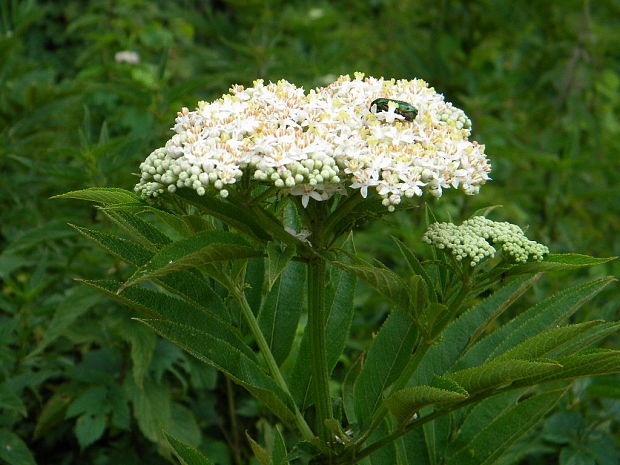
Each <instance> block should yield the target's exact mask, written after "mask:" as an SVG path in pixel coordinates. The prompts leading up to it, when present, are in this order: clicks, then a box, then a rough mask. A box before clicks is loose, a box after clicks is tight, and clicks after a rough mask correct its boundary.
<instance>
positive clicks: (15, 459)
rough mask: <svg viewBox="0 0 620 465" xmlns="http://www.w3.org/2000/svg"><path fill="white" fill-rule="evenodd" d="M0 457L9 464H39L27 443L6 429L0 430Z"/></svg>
mask: <svg viewBox="0 0 620 465" xmlns="http://www.w3.org/2000/svg"><path fill="white" fill-rule="evenodd" d="M0 459H1V460H4V461H5V462H7V463H8V464H9V465H37V462H35V460H34V457H33V455H32V453H31V452H30V449H28V446H27V445H26V443H25V442H24V441H22V440H21V438H20V437H19V436H17V435H16V434H14V433H11V432H10V431H7V430H5V429H2V430H0Z"/></svg>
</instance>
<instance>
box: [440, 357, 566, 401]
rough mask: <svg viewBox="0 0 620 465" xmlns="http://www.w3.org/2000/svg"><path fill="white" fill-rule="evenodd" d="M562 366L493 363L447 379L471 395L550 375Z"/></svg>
mask: <svg viewBox="0 0 620 465" xmlns="http://www.w3.org/2000/svg"><path fill="white" fill-rule="evenodd" d="M559 367H561V365H560V364H559V363H555V362H552V361H550V362H530V361H526V360H505V361H498V362H496V361H492V362H490V363H486V364H484V365H481V366H477V367H473V368H466V369H464V370H460V371H457V372H455V373H451V374H450V375H448V376H447V377H448V378H449V379H451V380H453V381H456V382H457V383H458V384H459V385H460V386H462V387H463V388H464V389H465V390H466V391H467V392H469V393H470V394H476V393H478V392H481V391H486V390H489V389H492V388H495V387H499V386H502V385H505V384H509V383H512V382H513V381H517V380H519V379H523V378H528V377H531V376H534V375H539V374H544V373H549V372H551V370H553V369H554V368H559Z"/></svg>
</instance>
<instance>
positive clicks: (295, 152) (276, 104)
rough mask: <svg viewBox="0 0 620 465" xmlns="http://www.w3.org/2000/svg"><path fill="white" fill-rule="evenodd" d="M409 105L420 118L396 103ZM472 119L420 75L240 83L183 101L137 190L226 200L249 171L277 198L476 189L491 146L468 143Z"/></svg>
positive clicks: (390, 196)
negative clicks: (301, 84) (315, 85)
mask: <svg viewBox="0 0 620 465" xmlns="http://www.w3.org/2000/svg"><path fill="white" fill-rule="evenodd" d="M378 98H385V99H390V100H399V101H402V102H406V103H408V104H410V105H412V106H413V107H415V109H416V110H417V113H416V116H415V119H413V121H409V120H407V119H406V118H405V117H404V116H403V115H401V114H400V113H399V111H398V105H397V104H396V103H395V102H390V103H389V106H388V110H387V111H377V108H376V105H374V106H373V109H374V110H375V112H371V111H370V110H369V107H370V104H371V102H373V101H374V100H375V99H378ZM470 128H471V122H470V121H469V119H468V118H467V117H466V116H465V114H464V113H463V111H462V110H459V109H458V108H455V107H453V106H452V104H451V103H447V102H445V101H444V99H443V96H442V95H441V94H438V93H437V92H435V90H434V89H433V88H432V87H429V86H428V84H427V83H426V82H424V81H422V80H419V79H414V80H412V81H407V80H399V81H396V80H394V79H392V80H384V79H383V78H381V79H375V78H372V77H368V78H364V75H363V74H362V73H356V74H355V77H354V78H353V79H351V78H350V77H349V76H341V77H340V78H338V80H336V81H335V82H334V83H332V84H330V85H329V86H327V87H323V88H319V89H315V90H311V91H310V92H309V93H308V94H305V93H304V90H303V89H301V88H297V87H295V86H294V85H293V84H290V83H288V82H286V81H279V82H278V83H275V84H274V83H269V84H267V85H265V84H264V83H263V81H262V80H257V81H255V82H254V85H253V87H250V88H247V89H246V88H244V87H243V86H238V85H237V86H234V87H232V88H231V89H230V94H226V95H224V96H223V97H222V98H220V99H218V100H216V101H214V102H213V103H206V102H199V103H198V107H197V109H196V110H195V111H189V110H188V109H187V108H183V109H182V111H180V112H179V113H178V117H177V118H176V124H175V126H174V128H172V129H173V130H174V132H175V134H174V135H173V136H172V138H171V139H170V140H168V142H167V143H166V145H165V147H163V148H160V149H157V150H155V151H154V152H153V153H152V154H151V155H149V156H148V157H147V159H146V160H145V161H144V162H143V163H142V164H141V165H140V170H141V172H142V177H141V180H140V182H139V183H138V184H137V185H136V188H135V190H136V191H137V192H138V193H140V194H141V195H142V196H143V197H153V196H157V195H159V194H161V193H163V192H164V191H165V190H166V189H167V190H168V191H170V192H174V191H175V190H176V189H177V188H181V187H189V188H192V189H194V190H195V191H196V192H197V193H198V194H199V195H204V194H205V192H206V191H207V190H208V189H215V190H216V191H219V195H220V196H221V197H227V196H228V194H229V189H230V188H232V187H233V186H234V185H235V184H236V183H237V181H239V179H241V177H243V176H250V177H251V178H252V179H253V180H254V181H255V182H259V183H262V184H264V185H267V186H275V187H276V188H277V189H278V192H279V193H280V195H296V196H302V203H303V205H304V206H306V205H307V204H308V201H309V199H310V198H313V199H315V200H317V201H321V200H326V199H328V198H330V197H331V196H332V195H333V194H334V193H336V192H341V193H346V190H347V188H352V189H359V190H360V194H361V195H362V196H363V197H366V196H367V195H368V189H369V188H373V189H375V190H376V192H377V193H378V194H379V195H380V196H381V197H383V204H384V205H385V206H386V207H387V208H388V209H389V210H390V211H393V210H394V206H395V205H398V204H399V203H400V202H401V199H402V198H403V197H413V196H414V195H418V196H419V195H422V193H423V192H424V191H426V192H428V193H430V194H432V195H434V196H437V197H439V196H441V194H442V190H443V189H446V188H450V187H451V188H460V189H462V190H463V191H464V192H465V193H467V194H475V193H477V192H478V190H479V187H480V185H481V184H483V183H484V182H486V180H487V179H489V176H488V173H489V171H490V169H491V168H490V165H489V163H488V161H487V159H486V157H485V154H484V146H483V145H479V144H477V143H476V142H475V141H469V140H468V137H469V135H470Z"/></svg>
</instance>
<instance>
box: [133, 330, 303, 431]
mask: <svg viewBox="0 0 620 465" xmlns="http://www.w3.org/2000/svg"><path fill="white" fill-rule="evenodd" d="M143 321H144V323H145V324H146V325H147V326H149V327H151V328H153V329H154V330H155V331H156V332H157V333H159V334H160V335H161V336H163V337H165V338H166V339H168V340H170V341H172V342H173V343H175V344H176V345H178V346H179V347H181V348H182V349H184V350H186V351H187V352H189V353H190V354H192V355H193V356H195V357H196V358H198V359H200V360H202V361H204V362H206V363H208V364H210V365H211V366H213V367H215V368H217V369H218V370H221V371H223V372H225V373H226V374H228V375H229V376H230V377H231V379H232V380H233V381H235V382H236V383H238V384H240V385H242V386H243V387H245V388H246V389H247V390H248V391H250V393H251V394H252V395H254V396H255V397H257V398H258V399H259V400H260V401H262V402H263V404H264V405H265V406H266V407H267V408H269V409H270V410H271V411H272V412H273V413H274V414H275V415H277V416H278V417H279V418H280V419H281V420H282V421H283V422H284V423H285V424H287V425H289V426H290V425H292V424H293V422H294V414H293V413H292V412H293V409H292V406H293V403H292V399H291V398H290V396H289V395H288V394H286V393H285V392H284V391H282V389H281V388H280V387H278V386H277V385H276V384H275V382H274V381H273V379H272V378H271V377H269V376H268V375H267V374H266V373H265V372H264V371H262V369H261V368H260V366H259V365H258V364H257V363H256V362H255V361H254V360H252V359H251V358H250V357H248V356H247V355H245V354H244V353H242V352H240V351H239V350H237V349H236V348H235V347H233V346H232V345H230V344H228V343H227V342H225V341H223V340H222V339H219V338H217V337H216V336H214V335H211V334H208V333H206V332H203V331H199V330H198V329H196V328H192V327H189V326H185V325H180V324H177V323H172V322H169V321H164V320H143Z"/></svg>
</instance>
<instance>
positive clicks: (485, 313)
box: [408, 278, 537, 386]
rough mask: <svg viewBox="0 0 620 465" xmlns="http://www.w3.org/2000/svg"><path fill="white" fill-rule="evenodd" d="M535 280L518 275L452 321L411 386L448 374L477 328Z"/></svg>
mask: <svg viewBox="0 0 620 465" xmlns="http://www.w3.org/2000/svg"><path fill="white" fill-rule="evenodd" d="M536 280H537V278H517V279H514V280H512V281H510V282H508V283H507V284H506V285H505V286H503V287H502V288H500V289H498V290H497V291H495V293H493V294H491V295H490V296H489V297H487V298H486V299H484V300H483V301H482V302H480V303H479V304H477V305H475V306H474V307H472V308H471V309H469V310H467V311H466V312H465V313H463V314H462V315H460V316H459V317H458V318H457V319H456V320H454V321H453V322H452V323H451V324H449V325H448V326H447V327H446V329H445V330H444V331H443V333H442V335H441V338H440V339H439V341H438V342H437V343H435V344H434V345H433V346H431V347H430V348H429V350H428V352H427V353H426V355H425V357H424V358H423V359H422V361H421V362H420V365H418V368H417V370H416V371H415V373H414V374H413V376H412V378H411V380H410V382H409V383H408V386H412V385H423V384H430V383H431V381H432V380H433V377H434V376H435V375H443V374H445V373H447V372H448V370H449V369H450V367H451V366H452V365H453V363H454V362H455V361H456V360H457V359H458V358H459V357H460V356H461V355H462V354H463V351H464V349H465V348H466V347H467V345H468V344H469V343H470V341H471V340H472V339H471V338H472V337H475V335H476V333H477V331H478V330H479V329H480V328H484V327H486V326H487V325H488V324H489V322H491V321H493V320H495V319H496V318H497V317H498V316H499V315H500V314H502V313H503V312H504V311H505V310H506V309H507V308H508V307H509V306H510V305H511V304H512V303H513V302H514V301H515V300H517V299H518V298H519V297H520V296H521V295H523V293H524V292H525V291H527V290H528V289H529V288H530V287H531V286H532V285H533V284H534V282H535V281H536Z"/></svg>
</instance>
